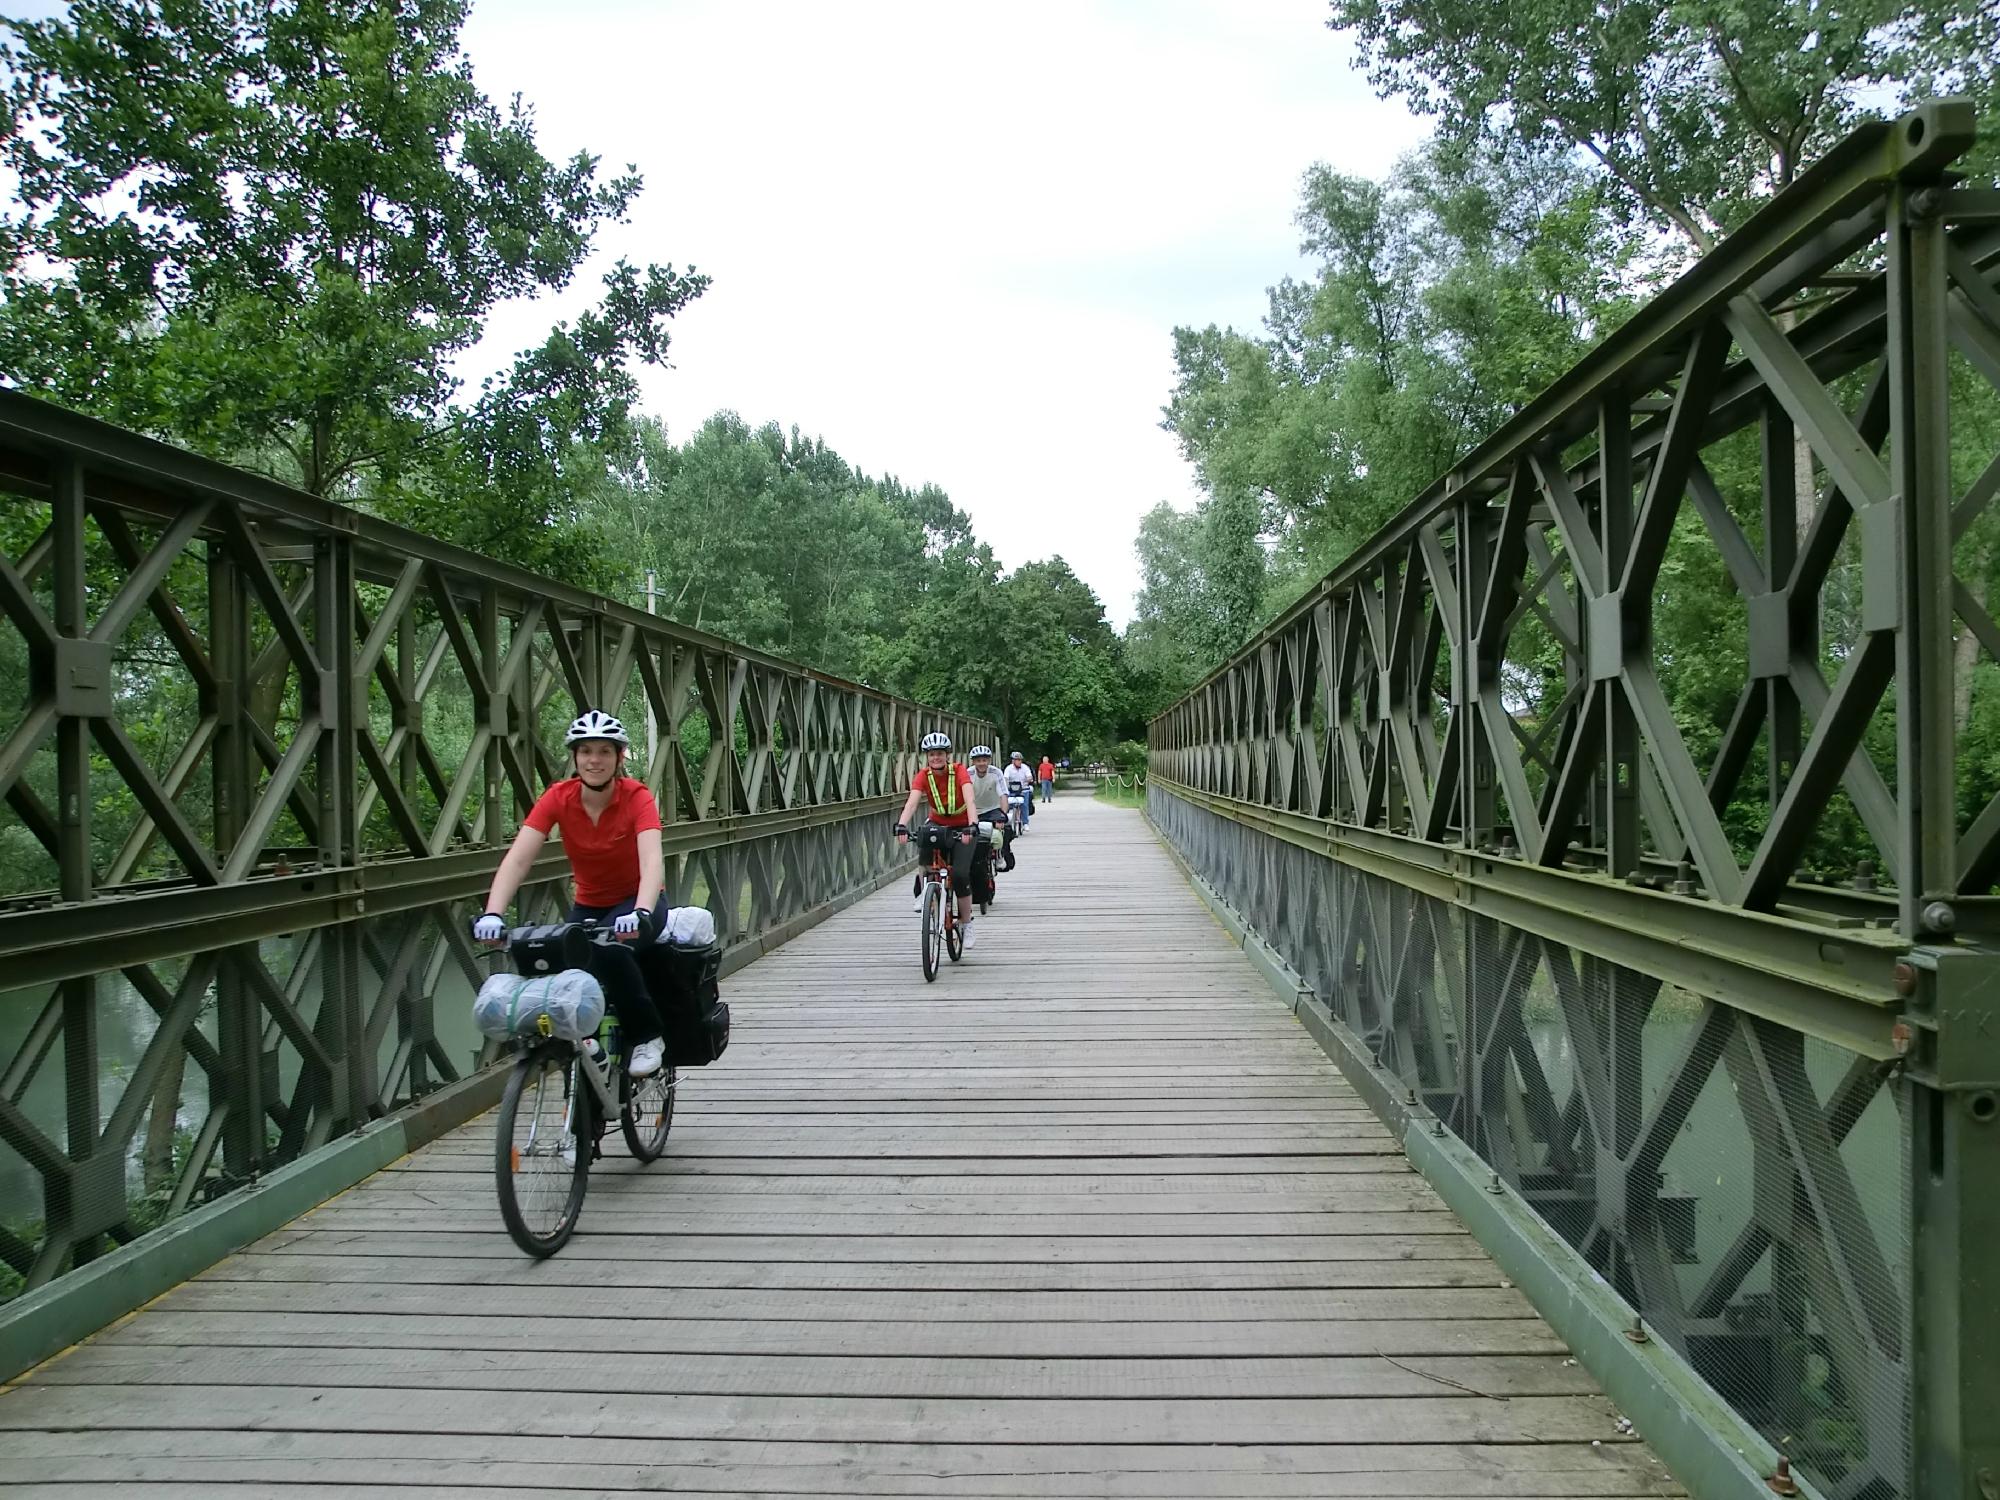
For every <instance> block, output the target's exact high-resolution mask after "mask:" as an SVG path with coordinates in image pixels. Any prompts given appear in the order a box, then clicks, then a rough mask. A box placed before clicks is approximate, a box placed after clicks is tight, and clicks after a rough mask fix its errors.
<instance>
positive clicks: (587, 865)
mask: <svg viewBox="0 0 2000 1500" xmlns="http://www.w3.org/2000/svg"><path fill="white" fill-rule="evenodd" d="M523 821H524V822H525V823H526V824H527V826H528V827H530V828H532V829H534V830H535V831H536V832H537V833H539V834H541V835H543V836H544V837H547V836H548V834H549V833H551V832H553V831H556V830H560V831H561V833H562V846H563V852H564V853H565V854H567V855H568V856H569V868H570V873H571V874H573V875H574V876H575V877H576V904H577V905H578V906H617V905H619V904H620V903H621V902H625V901H630V900H631V899H632V898H633V897H635V896H637V895H638V894H639V835H640V834H642V833H644V832H645V831H646V830H647V829H649V828H658V827H659V826H660V808H659V804H658V803H656V802H655V801H653V794H652V792H650V791H648V790H647V788H646V783H645V782H643V781H639V780H636V779H634V778H633V777H630V776H621V777H619V778H618V780H617V782H616V783H615V784H614V785H613V786H612V788H611V805H610V806H609V807H607V808H605V809H604V812H603V814H602V815H601V816H600V817H599V818H598V819H597V821H596V822H594V823H593V822H591V820H590V814H589V813H587V812H585V811H584V810H583V783H582V782H581V781H579V780H577V779H576V778H575V777H574V776H572V777H569V778H567V779H566V780H563V781H558V782H557V783H556V784H555V785H554V786H552V787H550V788H549V789H548V790H547V791H546V792H543V793H542V795H541V797H540V798H539V799H537V801H536V802H535V805H534V806H533V807H532V808H530V809H529V810H528V816H527V817H526V818H525V819H524V820H523Z"/></svg>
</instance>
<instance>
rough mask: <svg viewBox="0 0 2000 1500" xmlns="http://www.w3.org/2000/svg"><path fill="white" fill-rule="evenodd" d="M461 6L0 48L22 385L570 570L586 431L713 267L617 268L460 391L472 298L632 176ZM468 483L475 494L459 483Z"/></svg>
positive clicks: (551, 262)
mask: <svg viewBox="0 0 2000 1500" xmlns="http://www.w3.org/2000/svg"><path fill="white" fill-rule="evenodd" d="M467 9H468V7H467V4H466V3H465V0H275V3H270V4H256V5H250V4H244V3H242V0H76V3H74V4H72V5H70V6H69V7H68V9H67V11H66V13H65V14H63V15H61V16H59V17H55V18H51V19H48V20H41V21H13V22H9V23H7V24H8V29H9V31H11V36H9V37H8V38H7V39H6V40H5V41H4V42H0V78H4V85H0V97H4V100H5V108H6V121H5V131H4V134H0V167H4V168H5V169H6V171H7V172H9V173H10V174H12V176H13V177H14V179H15V187H14V191H13V194H12V196H11V199H10V201H9V202H8V203H7V204H6V205H5V207H4V210H0V293H4V297H0V369H4V370H6V372H7V373H8V375H9V377H10V378H11V379H12V380H13V381H14V382H15V383H17V384H18V385H20V386H21V387H22V388H24V389H27V390H31V391H34V392H36V393H38V394H42V395H46V396H49V397H51V398H52V399H55V400H58V401H61V402H64V403H65V404H67V405H71V406H76V407H79V408H82V409H86V410H89V411H91V412H92V413H93V414H96V415H100V416H103V417H105V418H107V419H109V420H111V421H115V422H119V423H122V424H124V425H127V426H131V427H136V428H138V429H140V430H142V431H145V432H149V433H153V434H156V435H158V436H162V437H166V438H170V439H173V440H175V441H179V442H183V443H186V444H188V445H189V446H191V447H194V448H196V449H199V450H201V451H203V452H207V453H212V454H216V455H218V456H221V457H224V458H227V459H229V460H231V461H233V462H237V463H241V464H244V465H246V466H249V467H253V468H258V469H262V470H265V471H267V472H270V473H272V474H274V475H277V476H278V477H281V478H283V479H285V480H287V481H289V482H291V483H294V484H297V485H300V486H301V487H303V488H305V489H307V490H309V491H311V492H312V493H314V494H319V495H327V496H330V497H334V498H338V499H345V500H352V501H360V502H364V503H367V504H369V505H371V506H373V507H375V508H377V509H380V510H382V511H383V512H385V513H387V514H389V515H391V516H392V517H395V518H397V519H403V520H408V521H411V522H413V523H414V524H417V525H419V526H422V527H424V528H425V529H427V530H430V531H433V532H436V533H439V534H441V535H444V536H446V537H449V538H451V539H453V540H462V541H469V542H474V543H476V544H480V545H482V546H483V547H484V550H487V551H489V552H492V553H495V554H496V555H501V556H507V557H510V558H512V559H514V560H517V561H521V562H525V563H529V564H531V565H537V566H543V567H556V568H564V569H569V570H572V571H574V570H578V569H581V568H583V567H585V566H586V565H587V562H588V559H587V557H586V556H584V555H583V554H582V553H580V552H579V551H578V550H577V549H576V548H574V547H573V546H568V545H566V544H567V543H568V542H570V541H571V538H570V536H569V528H568V527H567V525H566V524H565V523H566V522H567V520H568V519H569V517H568V516H567V515H566V514H565V513H564V511H565V506H564V500H563V497H564V495H565V493H566V491H567V490H568V489H569V487H570V485H569V480H570V478H571V477H572V470H573V469H574V468H575V467H576V464H575V462H574V453H573V450H574V449H576V448H577V447H578V445H604V444H615V443H618V442H621V441H623V440H624V439H625V436H626V434H625V428H626V424H627V420H628V416H629V412H630V408H631V405H632V402H633V400H634V398H635V396H636V390H637V388H636V385H635V383H634V380H633V377H632V373H631V365H632V364H633V363H634V362H641V363H659V362H660V361H662V360H663V359H664V358H665V355H666V350H667V343H668V335H667V326H666V325H667V322H668V320H669V319H670V318H671V317H672V316H673V314H674V313H675V312H677V311H678V310H679V309H680V308H682V307H683V306H685V305H686V304H687V303H688V302H689V301H690V300H692V299H693V298H694V297H696V296H698V295H700V293H701V292H702V290H703V289H704V288H705V287H706V285H707V279H706V278H705V277H702V276H699V275H695V274H692V273H684V272H677V271H675V270H674V269H673V268H672V267H670V266H659V265H653V266H645V267H638V266H633V265H630V264H627V263H623V262H621V263H619V264H618V265H617V266H615V267H614V268H613V269H612V270H611V271H610V272H609V273H607V274H606V276H605V278H604V288H603V296H602V299H601V301H600V302H599V303H598V305H597V306H596V307H594V308H592V309H590V310H589V311H587V312H585V313H583V314H582V315H581V316H579V317H578V318H576V319H575V320H574V322H571V323H566V324H565V323H559V324H556V325H555V326H554V327H552V328H551V329H550V331H549V333H548V335H547V337H546V338H545V339H544V340H543V341H542V343H541V344H539V345H538V346H536V347H534V348H531V349H527V350H524V351H522V352H521V353H520V354H519V356H518V357H517V358H516V359H515V360H514V361H513V363H512V365H511V367H510V368H508V369H507V370H506V371H505V372H504V373H503V374H501V375H499V376H496V377H495V378H493V379H490V380H488V381H487V382H485V384H484V386H483V387H482V388H481V389H480V390H478V391H477V392H471V393H468V392H464V391H462V390H461V389H460V383H459V381H458V380H457V378H456V377H455V376H454V374H453V365H454V361H455V360H456V359H457V358H458V357H459V356H460V355H462V354H463V353H464V352H465V351H467V350H468V349H471V348H472V347H473V346H474V345H475V344H477V343H478V342H479V340H480V339H481V338H482V336H483V335H484V333H485V331H486V327H487V319H488V316H489V315H490V314H491V312H492V311H493V310H494V309H495V308H496V307H498V306H499V305H501V304H502V303H505V302H509V301H512V300H516V299H522V298H532V297H534V296H537V295H539V294H541V293H544V292H549V291H554V290H557V289H560V288H563V287H566V286H567V285H569V284H570V282H571V281H572V279H573V278H574V277H575V275H576V274H577V272H578V270H579V268H580V267H581V266H582V264H583V262H584V260H585V258H586V257H587V256H588V255H589V254H590V252H591V247H592V245H593V243H594V240H595V237H596V235H597V233H598V231H599V229H600V228H602V226H604V225H605V224H607V223H609V222H613V221H615V220H618V219H621V218H623V217H624V215H625V214H626V213H627V211H628V209H629V208H630V206H631V204H632V202H633V200H634V198H635V197H636V196H637V194H638V192H639V190H640V186H641V183H640V179H639V177H638V175H637V174H636V173H635V172H632V171H627V172H625V173H624V174H621V175H618V176H613V177H606V176H604V175H603V174H602V173H601V171H600V170H599V163H598V161H597V159H596V158H594V157H592V156H589V155H581V154H580V155H578V156H576V157H574V158H572V159H571V160H569V161H567V162H555V161H551V160H549V159H548V158H547V157H545V156H544V155H543V154H542V152H541V150H540V148H539V147H538V145H537V144H536V139H535V128H534V116H533V113H532V111H531V110H530V109H529V108H528V106H527V105H526V104H524V103H523V102H522V101H521V100H519V99H518V98H517V99H515V100H513V101H512V102H511V103H510V104H508V105H507V106H505V107H504V108H503V107H501V106H498V105H496V104H494V103H493V102H492V101H491V100H489V99H488V98H487V97H486V96H485V95H484V94H483V93H481V92H480V90H479V88H478V86H477V84H476V83H475V81H474V79H473V76H472V69H471V65H470V63H469V62H468V60H467V59H466V57H465V56H464V54H463V52H462V51H461V49H460V45H459V32H460V29H461V28H462V26H463V25H464V22H465V18H466V14H467ZM473 494H476V495H477V499H476V500H474V499H469V498H468V496H470V495H473Z"/></svg>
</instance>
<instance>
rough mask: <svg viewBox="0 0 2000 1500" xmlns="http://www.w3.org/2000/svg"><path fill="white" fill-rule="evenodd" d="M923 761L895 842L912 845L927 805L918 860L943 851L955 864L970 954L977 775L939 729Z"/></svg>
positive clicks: (927, 741) (924, 745)
mask: <svg viewBox="0 0 2000 1500" xmlns="http://www.w3.org/2000/svg"><path fill="white" fill-rule="evenodd" d="M920 748H921V749H922V750H923V753H924V763H923V765H922V766H921V767H920V768H919V769H918V771H917V774H916V775H915V776H914V777H913V778H911V781H910V796H909V800H908V801H907V802H905V803H904V804H903V815H902V816H901V817H900V818H898V819H897V820H896V841H897V842H898V843H908V842H909V841H910V838H911V833H910V819H911V818H913V817H915V816H916V813H917V804H918V803H919V802H922V803H924V804H925V809H926V811H927V812H928V813H929V816H930V822H928V823H927V824H925V825H924V826H923V827H922V828H919V829H918V830H917V831H916V834H915V838H916V842H917V852H918V857H919V858H923V857H925V856H926V855H927V854H928V853H929V851H930V850H932V849H940V850H943V851H944V853H945V854H946V856H947V857H948V858H949V859H950V860H951V888H952V891H953V893H954V894H955V895H957V897H958V927H959V931H960V932H962V933H963V934H964V935H965V938H964V941H965V947H966V949H967V951H970V950H971V948H972V938H973V932H972V841H973V838H974V836H975V833H976V828H975V824H974V819H973V815H972V773H971V772H970V771H968V770H966V768H965V767H964V766H962V765H960V764H959V763H958V762H957V761H955V760H953V759H952V758H951V736H950V735H948V734H945V733H943V732H942V731H939V730H933V731H932V732H931V733H929V734H927V735H925V736H924V737H923V740H922V741H921V743H920Z"/></svg>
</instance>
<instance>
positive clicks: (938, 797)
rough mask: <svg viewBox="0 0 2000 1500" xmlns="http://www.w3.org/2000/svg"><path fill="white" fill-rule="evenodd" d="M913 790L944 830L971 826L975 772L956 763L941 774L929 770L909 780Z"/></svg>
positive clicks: (932, 817)
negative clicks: (924, 801)
mask: <svg viewBox="0 0 2000 1500" xmlns="http://www.w3.org/2000/svg"><path fill="white" fill-rule="evenodd" d="M910 790H911V791H913V792H922V793H923V794H924V798H925V800H926V801H927V802H929V803H930V814H931V821H932V822H933V823H936V824H937V825H938V826H939V827H941V828H968V827H970V826H971V824H972V773H971V772H970V771H968V770H966V769H965V767H964V766H962V765H960V764H959V763H958V762H957V761H953V762H952V763H951V764H950V765H949V766H946V767H945V768H944V769H943V770H942V771H933V770H930V769H929V768H928V767H926V768H925V769H924V770H921V771H919V772H917V774H916V775H915V776H914V777H912V778H911V779H910Z"/></svg>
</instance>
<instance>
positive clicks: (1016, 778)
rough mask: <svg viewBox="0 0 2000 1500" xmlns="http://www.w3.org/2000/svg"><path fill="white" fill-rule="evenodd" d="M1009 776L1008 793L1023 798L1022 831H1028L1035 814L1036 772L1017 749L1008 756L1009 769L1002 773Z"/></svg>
mask: <svg viewBox="0 0 2000 1500" xmlns="http://www.w3.org/2000/svg"><path fill="white" fill-rule="evenodd" d="M1002 774H1003V775H1004V776H1005V777H1006V778H1007V795H1008V796H1010V797H1016V796H1018V797H1019V798H1020V799H1021V832H1023V833H1026V832H1027V831H1028V820H1029V819H1030V818H1032V817H1033V816H1034V815H1035V773H1034V772H1033V771H1031V770H1029V769H1028V762H1027V760H1026V759H1025V758H1024V757H1023V756H1022V754H1021V752H1020V751H1018V750H1016V751H1015V752H1014V753H1013V755H1012V756H1010V757H1009V758H1008V761H1007V769H1006V770H1005V771H1004V772H1003V773H1002Z"/></svg>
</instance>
